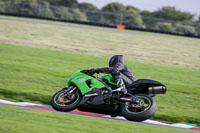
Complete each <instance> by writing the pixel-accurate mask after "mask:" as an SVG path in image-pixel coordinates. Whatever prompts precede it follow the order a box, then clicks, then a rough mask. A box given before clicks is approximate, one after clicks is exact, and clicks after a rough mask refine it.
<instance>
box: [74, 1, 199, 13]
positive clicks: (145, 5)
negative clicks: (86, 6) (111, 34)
mask: <svg viewBox="0 0 200 133" xmlns="http://www.w3.org/2000/svg"><path fill="white" fill-rule="evenodd" d="M78 2H80V3H81V2H88V3H92V4H94V5H96V6H97V7H98V8H102V7H103V6H105V5H106V4H108V3H111V2H120V3H122V4H124V5H132V6H135V7H136V8H139V9H140V10H149V11H155V10H157V9H159V8H161V7H163V6H175V7H176V8H177V9H178V10H181V11H189V12H191V13H193V14H195V15H198V16H199V15H200V0H78Z"/></svg>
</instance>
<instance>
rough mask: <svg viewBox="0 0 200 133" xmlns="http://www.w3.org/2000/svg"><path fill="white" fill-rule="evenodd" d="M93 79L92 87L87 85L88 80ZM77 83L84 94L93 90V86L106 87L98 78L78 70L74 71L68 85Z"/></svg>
mask: <svg viewBox="0 0 200 133" xmlns="http://www.w3.org/2000/svg"><path fill="white" fill-rule="evenodd" d="M89 79H90V80H91V84H90V87H89V86H88V85H87V83H86V81H87V80H89ZM71 85H75V86H77V87H78V88H79V90H80V91H81V93H82V94H83V95H84V94H85V93H87V92H89V91H91V90H92V89H93V88H99V89H101V88H105V87H106V86H105V85H104V84H103V83H101V82H100V81H98V80H97V79H96V78H94V77H92V76H89V75H87V74H84V73H82V72H81V71H78V72H76V73H74V74H73V75H72V76H71V77H70V78H69V81H68V86H71Z"/></svg>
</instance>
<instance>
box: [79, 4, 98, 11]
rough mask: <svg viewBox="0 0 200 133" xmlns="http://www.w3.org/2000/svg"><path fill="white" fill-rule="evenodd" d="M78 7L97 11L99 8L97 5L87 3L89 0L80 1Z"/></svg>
mask: <svg viewBox="0 0 200 133" xmlns="http://www.w3.org/2000/svg"><path fill="white" fill-rule="evenodd" d="M78 8H79V9H83V10H90V11H97V10H98V8H97V7H96V6H95V5H93V4H90V3H87V2H84V3H79V4H78Z"/></svg>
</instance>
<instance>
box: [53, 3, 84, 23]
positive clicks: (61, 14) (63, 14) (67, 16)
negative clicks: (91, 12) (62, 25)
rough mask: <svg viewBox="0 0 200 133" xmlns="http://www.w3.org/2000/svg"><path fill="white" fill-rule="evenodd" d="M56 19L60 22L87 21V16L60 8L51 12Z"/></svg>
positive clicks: (73, 10)
mask: <svg viewBox="0 0 200 133" xmlns="http://www.w3.org/2000/svg"><path fill="white" fill-rule="evenodd" d="M53 13H54V16H55V18H56V19H62V20H77V21H87V16H86V15H85V14H84V13H82V12H80V10H79V9H72V8H66V7H64V6H60V7H59V8H55V9H54V10H53Z"/></svg>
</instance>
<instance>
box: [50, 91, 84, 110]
mask: <svg viewBox="0 0 200 133" xmlns="http://www.w3.org/2000/svg"><path fill="white" fill-rule="evenodd" d="M80 101H81V93H80V91H79V90H78V89H76V90H75V91H73V92H71V93H70V91H69V92H66V90H60V91H58V92H56V93H55V94H54V95H53V97H52V98H51V105H52V107H53V108H54V109H55V110H58V111H65V112H67V111H72V110H74V109H76V108H77V106H78V104H79V102H80Z"/></svg>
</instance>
